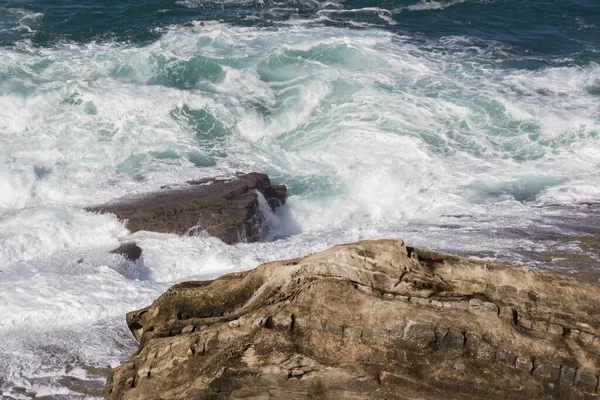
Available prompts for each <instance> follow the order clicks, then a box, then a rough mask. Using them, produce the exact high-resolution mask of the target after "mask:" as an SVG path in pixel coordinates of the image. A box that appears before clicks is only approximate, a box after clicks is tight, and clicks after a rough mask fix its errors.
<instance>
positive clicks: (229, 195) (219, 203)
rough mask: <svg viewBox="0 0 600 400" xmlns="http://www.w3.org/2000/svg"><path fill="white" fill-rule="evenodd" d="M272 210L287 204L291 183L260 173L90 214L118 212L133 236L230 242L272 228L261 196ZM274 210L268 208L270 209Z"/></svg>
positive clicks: (177, 188)
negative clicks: (206, 237)
mask: <svg viewBox="0 0 600 400" xmlns="http://www.w3.org/2000/svg"><path fill="white" fill-rule="evenodd" d="M261 195H262V196H263V197H264V198H265V199H266V201H267V203H266V204H268V205H270V206H271V209H272V210H275V208H277V207H279V206H280V205H282V204H284V203H285V196H286V187H285V185H271V182H270V180H269V177H268V176H267V175H265V174H259V173H256V172H253V173H250V174H245V175H240V176H238V177H236V178H233V179H203V180H198V181H190V182H187V183H186V184H185V185H169V186H163V187H162V188H161V190H160V191H158V192H152V193H147V194H143V195H141V196H136V197H131V198H126V199H123V200H119V201H116V202H114V203H111V204H106V205H101V206H96V207H88V208H87V210H88V211H92V212H97V213H113V214H115V215H116V216H117V217H118V218H119V219H121V220H123V221H126V224H127V228H128V229H129V230H130V231H131V232H136V231H140V230H145V231H152V232H163V233H176V234H179V235H210V236H216V237H218V238H219V239H221V240H223V241H224V242H225V243H229V244H231V243H236V242H255V241H259V240H261V239H262V238H263V237H264V235H265V234H266V232H267V230H268V227H267V225H266V224H265V217H264V213H263V212H261V209H260V208H261V207H260V201H261V199H260V198H259V196H261ZM267 207H268V206H267Z"/></svg>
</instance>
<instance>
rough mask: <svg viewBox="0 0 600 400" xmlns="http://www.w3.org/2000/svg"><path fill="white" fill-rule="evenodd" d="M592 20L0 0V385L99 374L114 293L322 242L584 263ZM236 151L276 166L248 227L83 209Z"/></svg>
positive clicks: (201, 173) (114, 319) (546, 265)
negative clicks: (175, 222) (265, 213)
mask: <svg viewBox="0 0 600 400" xmlns="http://www.w3.org/2000/svg"><path fill="white" fill-rule="evenodd" d="M599 27H600V4H598V3H597V2H593V1H591V0H590V1H585V0H578V1H575V0H573V1H563V2H555V1H549V0H532V1H529V2H525V3H523V2H512V1H500V0H486V1H472V0H463V1H461V0H450V1H425V0H423V1H418V0H396V1H388V0H386V1H376V2H366V1H364V0H360V1H359V0H352V1H345V2H341V1H322V2H318V1H308V0H306V1H280V2H277V1H268V0H263V1H249V0H248V1H236V0H225V1H202V0H188V1H176V2H175V1H165V0H162V1H136V2H127V1H125V2H124V1H119V2H116V1H103V2H98V1H92V0H90V1H81V0H79V1H59V2H49V1H41V0H36V1H33V2H30V3H24V2H21V1H4V0H0V339H2V341H3V342H4V343H7V345H6V346H3V347H2V348H0V388H1V389H0V390H2V396H3V397H6V398H27V396H29V395H31V394H34V393H35V394H37V396H42V395H53V396H56V398H61V396H62V398H76V397H78V396H79V397H85V396H84V395H83V394H82V391H81V385H80V384H79V383H81V381H83V382H86V381H88V384H87V386H85V385H84V386H85V387H88V388H91V389H89V390H90V391H89V393H88V395H94V394H96V395H97V394H98V393H97V388H98V387H101V383H102V381H103V374H104V371H105V370H106V368H107V367H108V366H114V365H117V364H118V363H119V361H120V360H122V359H124V358H127V357H128V356H129V354H130V353H131V351H132V350H133V349H134V348H135V343H134V342H133V341H132V340H131V338H130V336H129V335H128V332H127V328H126V327H125V324H124V315H125V313H126V312H127V311H130V310H133V309H136V308H139V307H142V306H145V305H148V304H149V303H151V302H152V300H153V299H154V298H156V297H157V296H158V295H159V294H160V293H161V292H162V291H164V290H165V289H166V288H167V287H169V286H170V285H171V284H173V283H174V282H178V281H182V280H186V279H208V278H213V277H216V276H218V275H220V274H223V273H226V272H231V271H238V270H243V269H249V268H253V267H255V266H256V265H258V264H260V263H262V262H265V261H270V260H275V259H282V258H291V257H298V256H303V255H305V254H307V253H309V252H313V251H318V250H322V249H325V248H327V247H330V246H332V245H334V244H338V243H341V242H349V241H354V240H359V239H368V238H379V237H393V238H403V239H404V240H405V241H406V242H407V243H408V244H410V245H414V246H420V247H425V248H428V249H432V250H437V251H443V252H449V253H453V254H461V255H474V256H477V257H480V258H484V259H489V260H499V261H510V262H516V263H520V264H522V265H526V266H528V267H531V268H539V269H550V270H560V271H563V272H569V273H575V274H577V273H580V274H584V275H586V276H587V277H590V276H592V277H594V278H596V276H597V273H596V272H595V271H596V268H597V266H598V264H597V260H598V258H597V257H598V247H597V246H596V244H595V243H596V242H594V241H593V240H592V239H590V237H592V238H593V237H594V236H593V235H596V234H598V233H599V232H598V230H597V226H598V224H597V223H596V222H597V221H598V217H597V215H598V213H597V207H595V206H593V205H586V204H584V203H590V202H595V201H597V200H598V198H599V197H600V185H599V184H598V183H600V170H599V168H598V167H599V166H600V63H599V44H600V31H599ZM235 171H261V172H267V173H269V175H270V176H271V178H272V180H273V181H274V182H275V183H286V184H287V185H288V187H289V194H290V198H289V202H288V205H287V206H286V207H285V208H284V209H281V210H279V212H278V215H276V216H272V218H271V222H272V225H273V229H272V234H271V236H270V237H269V238H268V239H269V240H268V241H267V242H265V243H257V244H239V245H236V246H227V245H224V244H223V243H221V242H220V241H218V240H216V239H211V238H201V237H193V238H190V237H185V238H183V237H176V236H173V235H162V234H152V233H145V232H138V233H136V234H134V235H130V234H129V232H128V231H127V229H126V227H124V226H123V225H122V224H121V223H119V222H118V221H117V220H116V219H115V218H113V217H110V216H98V215H92V214H90V213H87V212H85V211H83V207H84V206H86V205H90V204H97V203H102V202H105V201H110V200H112V199H115V198H118V197H121V196H124V195H129V194H133V193H140V192H145V191H149V190H153V189H156V188H157V187H159V186H160V185H162V184H167V183H174V182H181V181H184V180H187V179H193V178H201V177H205V176H214V175H231V174H233V173H234V172H235ZM126 238H127V239H134V240H136V241H137V242H138V243H139V244H140V245H141V247H142V248H143V249H144V259H143V261H142V262H139V263H137V264H131V263H127V262H124V261H123V260H122V259H120V258H119V257H118V256H114V255H110V254H108V251H109V250H110V249H112V248H115V247H117V246H118V244H119V241H120V240H123V239H126ZM584 271H585V272H584ZM596 279H597V278H596ZM73 382H75V383H73ZM94 388H95V389H94ZM94 390H96V391H95V392H94Z"/></svg>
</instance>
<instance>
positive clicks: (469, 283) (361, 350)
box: [104, 240, 600, 400]
mask: <svg viewBox="0 0 600 400" xmlns="http://www.w3.org/2000/svg"><path fill="white" fill-rule="evenodd" d="M599 311H600V286H598V285H594V284H590V283H586V282H582V281H579V280H577V279H574V278H570V277H566V276H562V275H555V274H549V273H541V272H536V271H531V270H527V269H523V268H519V267H513V266H509V265H503V264H492V263H485V262H480V261H473V260H468V259H465V258H460V257H451V256H445V255H442V254H437V253H433V252H429V251H424V250H419V249H415V248H411V247H407V246H405V245H404V243H403V242H402V241H397V240H377V241H363V242H357V243H353V244H347V245H340V246H336V247H333V248H331V249H329V250H326V251H324V252H320V253H315V254H312V255H309V256H307V257H304V258H302V259H295V260H287V261H280V262H273V263H268V264H263V265H261V266H259V267H258V268H256V269H254V270H252V271H247V272H242V273H235V274H228V275H224V276H222V277H220V278H219V279H216V280H214V281H203V282H185V283H182V284H178V285H175V286H173V287H172V288H170V289H169V290H168V291H167V292H165V293H164V294H163V295H161V296H160V297H159V298H158V299H157V300H156V301H155V302H154V303H153V304H152V305H151V306H149V307H147V308H145V309H142V310H139V311H135V312H132V313H129V314H128V315H127V323H128V326H129V328H130V329H131V331H132V332H133V334H134V336H135V337H136V338H137V339H138V340H139V341H140V347H139V350H138V352H137V353H136V354H135V355H134V356H133V357H132V358H131V359H130V360H129V361H127V362H125V363H124V364H123V365H121V366H119V367H117V368H116V369H114V370H113V371H112V373H111V375H110V376H109V379H108V382H107V386H106V388H105V393H104V394H105V397H106V398H107V399H163V398H168V399H175V400H176V399H235V398H253V399H263V398H264V399H268V398H286V399H308V398H327V399H407V398H419V399H421V398H427V399H464V398H471V399H503V400H504V399H507V398H509V399H531V398H546V399H564V398H568V399H589V398H598V397H599V396H598V386H599V380H598V375H599V372H600V312H599Z"/></svg>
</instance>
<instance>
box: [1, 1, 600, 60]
mask: <svg viewBox="0 0 600 400" xmlns="http://www.w3.org/2000/svg"><path fill="white" fill-rule="evenodd" d="M366 8H379V9H381V10H379V11H373V10H368V9H367V10H365V9H366ZM361 9H363V11H357V10H361ZM328 10H332V11H336V12H334V13H329V12H328ZM344 10H345V11H349V10H353V12H339V11H344ZM37 13H39V14H38V16H35V14H37ZM318 13H319V15H327V17H328V20H326V21H322V22H321V24H323V25H333V26H349V27H353V28H356V26H357V25H358V24H360V23H366V24H368V25H367V26H369V27H373V26H378V27H380V28H382V29H387V30H391V31H393V32H396V33H398V34H399V35H409V36H410V37H411V38H413V39H414V40H417V41H436V40H439V39H440V38H442V37H445V36H456V35H464V36H465V37H469V38H471V40H470V41H469V42H468V43H465V46H473V45H474V46H478V45H479V46H486V47H488V46H489V41H490V40H491V41H495V42H498V44H499V46H501V45H507V46H509V49H510V53H511V54H516V55H519V56H526V59H520V60H519V64H511V62H510V61H507V62H506V65H507V66H510V67H529V68H539V67H543V66H546V65H548V62H551V61H549V60H554V62H557V59H560V58H561V57H569V58H570V60H569V61H568V62H570V63H575V64H586V63H588V62H591V61H598V59H599V56H600V53H599V49H600V30H599V29H600V28H599V27H600V2H599V1H594V0H558V1H556V0H529V1H512V0H466V1H452V0H440V1H437V2H435V1H425V0H423V1H420V2H419V1H417V0H393V1H390V0H379V1H365V0H350V1H346V2H339V3H337V2H336V3H334V4H331V3H325V2H321V3H319V2H316V1H308V0H306V1H302V0H297V1H294V0H288V1H283V2H278V1H272V0H265V1H256V0H241V1H235V0H224V1H210V0H189V1H165V0H143V1H131V0H129V1H122V0H112V1H110V0H104V1H98V0H95V1H93V0H87V1H81V0H77V1H66V0H59V1H50V0H38V1H5V0H3V1H0V45H2V46H13V45H15V44H16V43H18V42H20V41H23V40H30V41H31V43H32V44H34V45H35V46H52V45H54V44H56V43H59V42H68V41H73V42H76V43H86V42H90V41H100V42H101V41H119V42H128V43H133V44H145V43H148V42H152V41H154V40H157V39H158V38H159V37H160V35H161V33H159V32H158V30H157V29H156V28H164V27H166V26H171V25H185V24H186V23H189V22H190V21H195V20H217V21H221V22H226V23H228V24H233V25H241V26H260V27H265V26H270V25H273V24H274V23H277V22H281V21H286V20H288V19H290V18H303V19H310V18H315V17H316V16H317V14H318ZM379 14H382V15H384V16H387V15H389V16H390V17H391V18H392V19H393V21H394V22H395V23H396V24H395V25H390V24H389V23H388V22H386V21H385V20H383V19H382V18H380V16H379ZM28 15H30V16H28ZM31 15H33V16H31ZM357 23H358V24H357ZM473 38H477V39H481V40H482V41H485V42H482V43H479V44H478V43H473ZM502 55H503V56H506V55H505V54H504V53H503V54H502ZM508 56H510V54H509V55H508ZM558 62H560V60H558Z"/></svg>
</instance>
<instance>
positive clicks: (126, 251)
mask: <svg viewBox="0 0 600 400" xmlns="http://www.w3.org/2000/svg"><path fill="white" fill-rule="evenodd" d="M111 254H119V255H120V256H123V258H125V259H126V260H128V261H132V262H135V261H137V260H138V259H139V258H140V257H141V256H142V248H141V247H140V246H138V245H137V243H135V242H123V243H121V245H120V246H119V247H117V248H116V249H114V250H112V251H111Z"/></svg>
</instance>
